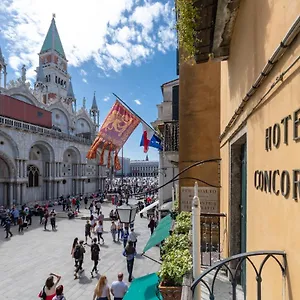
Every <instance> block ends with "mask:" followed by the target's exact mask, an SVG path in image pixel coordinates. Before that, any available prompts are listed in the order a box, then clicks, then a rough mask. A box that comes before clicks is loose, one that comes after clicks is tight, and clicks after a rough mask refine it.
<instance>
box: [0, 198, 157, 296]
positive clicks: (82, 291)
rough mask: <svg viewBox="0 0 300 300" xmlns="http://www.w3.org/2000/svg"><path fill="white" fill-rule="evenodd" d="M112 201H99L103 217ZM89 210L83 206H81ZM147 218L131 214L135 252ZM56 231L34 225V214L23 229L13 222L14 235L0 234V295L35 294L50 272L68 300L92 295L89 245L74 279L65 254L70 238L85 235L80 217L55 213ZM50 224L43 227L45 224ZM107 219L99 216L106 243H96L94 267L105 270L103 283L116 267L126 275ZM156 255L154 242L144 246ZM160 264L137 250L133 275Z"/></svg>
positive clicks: (144, 233) (36, 221) (147, 234)
mask: <svg viewBox="0 0 300 300" xmlns="http://www.w3.org/2000/svg"><path fill="white" fill-rule="evenodd" d="M111 208H112V207H111V205H110V204H108V203H104V204H103V205H102V211H103V213H104V215H105V217H107V216H108V214H109V211H110V210H111ZM82 211H83V212H84V213H85V214H88V210H84V209H83V210H82ZM147 225H148V220H147V219H145V218H143V219H141V218H140V216H139V215H137V216H136V222H135V231H136V232H137V234H138V242H137V252H138V253H141V251H142V250H143V247H144V246H145V245H146V243H147V241H148V239H149V237H150V232H149V229H148V228H147ZM57 226H58V227H57V231H56V232H52V231H44V230H43V226H41V225H39V218H38V217H34V218H33V225H32V226H31V228H29V230H28V231H27V230H24V234H18V233H17V226H14V227H12V232H13V234H14V236H13V237H12V238H11V239H8V240H5V239H4V237H5V232H4V231H1V234H0V270H1V272H0V290H1V291H2V293H1V300H2V299H3V300H4V299H5V300H18V299H25V300H27V299H28V300H29V299H38V298H37V295H38V293H39V292H40V290H41V288H42V287H43V285H44V283H45V280H46V278H47V277H48V274H49V273H51V272H53V273H57V274H59V275H61V276H62V279H61V284H63V285H64V291H65V295H66V298H67V299H68V300H71V299H72V300H86V299H92V296H93V291H94V288H95V286H96V283H97V278H94V279H91V275H90V271H91V269H92V265H93V262H92V261H91V259H90V248H89V246H86V252H87V253H86V255H85V260H84V265H83V267H84V269H85V272H84V273H83V274H82V275H81V278H80V279H79V280H74V276H73V274H74V261H73V259H72V257H71V255H70V252H71V246H72V242H73V239H74V238H75V237H76V236H77V237H78V238H79V239H83V238H84V226H85V221H84V220H79V219H76V220H68V219H66V218H57ZM50 227H51V226H50V224H49V225H48V228H49V229H50ZM109 229H110V222H109V221H105V222H104V230H105V233H104V235H103V236H104V239H105V244H104V245H103V246H102V245H101V252H100V257H101V261H100V262H99V267H98V269H99V273H100V274H105V275H106V276H107V278H108V283H109V285H111V283H112V281H114V280H116V277H117V273H118V272H123V273H124V279H125V281H127V278H128V275H127V270H126V259H125V257H123V255H122V250H123V246H122V244H121V243H114V242H113V241H112V236H111V234H110V232H109ZM147 255H148V256H150V257H153V258H155V259H158V258H159V248H157V247H155V248H153V249H150V250H149V251H148V252H147ZM158 270H159V264H157V263H155V262H153V261H151V260H149V259H147V258H145V257H141V256H140V255H138V256H137V258H136V259H135V265H134V271H133V276H134V277H140V276H143V275H146V274H149V273H152V272H156V271H158Z"/></svg>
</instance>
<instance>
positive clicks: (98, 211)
mask: <svg viewBox="0 0 300 300" xmlns="http://www.w3.org/2000/svg"><path fill="white" fill-rule="evenodd" d="M96 209H97V215H98V216H99V215H100V209H101V203H100V201H97V202H96Z"/></svg>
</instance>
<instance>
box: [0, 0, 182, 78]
mask: <svg viewBox="0 0 300 300" xmlns="http://www.w3.org/2000/svg"><path fill="white" fill-rule="evenodd" d="M167 1H168V2H167V3H165V4H164V3H163V2H162V1H161V2H160V1H159V0H152V1H149V0H101V1H97V0H86V1H84V2H80V1H76V2H74V1H73V2H74V3H72V14H68V13H66V12H67V11H69V9H70V3H69V1H61V0H52V1H51V7H55V12H56V25H57V28H58V31H59V34H60V38H61V41H62V44H63V47H64V50H65V53H66V56H67V59H68V61H69V65H72V66H74V67H79V66H81V65H82V64H83V63H84V62H86V61H88V60H91V59H92V60H94V62H95V63H96V65H97V66H98V68H100V69H101V71H100V72H101V74H102V73H103V74H104V75H105V76H107V75H109V72H111V71H112V70H113V71H116V72H118V71H120V70H121V69H122V67H123V66H126V65H127V66H129V65H132V64H136V65H138V64H140V63H141V62H142V61H144V60H147V59H149V58H151V56H152V55H153V53H154V52H155V51H160V52H165V51H167V50H169V49H173V48H174V47H175V46H176V39H175V33H174V32H172V29H171V28H172V27H173V26H174V25H173V24H174V12H173V11H172V6H173V4H171V3H173V1H171V0H167ZM47 4H48V2H47V1H46V0H39V1H35V2H34V5H32V0H2V2H1V5H0V20H1V31H0V34H1V35H2V37H3V38H4V40H5V41H6V42H7V45H5V48H6V49H7V50H8V53H9V57H8V62H9V64H10V66H11V67H12V68H13V69H14V70H16V71H17V70H19V69H20V67H21V66H22V64H25V65H26V66H27V76H28V77H29V78H30V77H31V78H33V77H34V76H35V72H34V70H35V69H36V67H37V66H38V55H37V53H39V52H40V50H41V47H42V44H43V41H44V39H45V36H46V34H47V31H48V28H49V25H50V21H51V12H49V9H48V6H47ZM87 7H89V9H86V8H87ZM83 12H84V13H83ZM84 72H85V70H83V69H81V70H80V74H81V75H82V76H83V77H85V76H86V75H85V73H84Z"/></svg>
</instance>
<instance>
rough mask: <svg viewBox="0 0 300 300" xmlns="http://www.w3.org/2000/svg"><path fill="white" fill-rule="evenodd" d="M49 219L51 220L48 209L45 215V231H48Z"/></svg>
mask: <svg viewBox="0 0 300 300" xmlns="http://www.w3.org/2000/svg"><path fill="white" fill-rule="evenodd" d="M48 218H49V213H48V209H45V213H44V230H47V223H48Z"/></svg>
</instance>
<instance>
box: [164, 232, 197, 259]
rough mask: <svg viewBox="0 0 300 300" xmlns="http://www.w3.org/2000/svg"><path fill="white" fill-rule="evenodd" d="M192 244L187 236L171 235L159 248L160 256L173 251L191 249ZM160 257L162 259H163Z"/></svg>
mask: <svg viewBox="0 0 300 300" xmlns="http://www.w3.org/2000/svg"><path fill="white" fill-rule="evenodd" d="M191 245H192V243H191V241H190V239H189V236H188V235H187V234H172V235H170V236H169V237H167V238H166V240H165V242H164V244H163V246H162V247H161V251H162V256H163V257H164V255H165V254H166V253H168V252H170V251H173V250H174V249H179V250H185V249H189V248H190V247H191ZM163 257H162V258H163Z"/></svg>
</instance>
